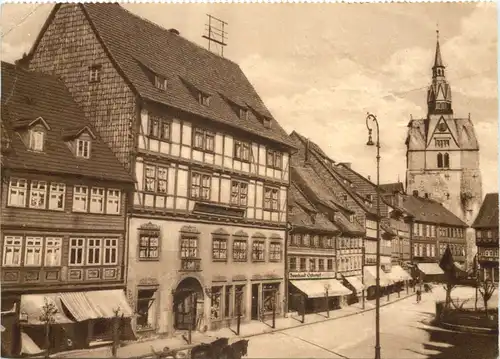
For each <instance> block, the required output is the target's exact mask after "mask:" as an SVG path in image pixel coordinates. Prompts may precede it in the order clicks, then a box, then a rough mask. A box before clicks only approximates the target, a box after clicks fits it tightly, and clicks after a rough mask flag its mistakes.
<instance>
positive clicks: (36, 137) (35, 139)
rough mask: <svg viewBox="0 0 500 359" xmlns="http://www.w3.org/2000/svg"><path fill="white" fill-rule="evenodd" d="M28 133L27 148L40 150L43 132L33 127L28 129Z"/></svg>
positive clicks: (43, 138)
mask: <svg viewBox="0 0 500 359" xmlns="http://www.w3.org/2000/svg"><path fill="white" fill-rule="evenodd" d="M29 134H30V138H29V149H30V150H32V151H36V152H42V151H43V147H44V146H43V145H44V141H45V132H44V131H42V130H40V129H36V128H33V129H31V130H30V131H29Z"/></svg>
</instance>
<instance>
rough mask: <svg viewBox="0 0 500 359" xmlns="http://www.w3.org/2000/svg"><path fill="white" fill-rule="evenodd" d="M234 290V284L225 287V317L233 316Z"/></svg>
mask: <svg viewBox="0 0 500 359" xmlns="http://www.w3.org/2000/svg"><path fill="white" fill-rule="evenodd" d="M232 294H233V291H232V286H230V285H228V286H226V287H225V296H224V318H231V317H232V316H233V304H232V303H233V296H232Z"/></svg>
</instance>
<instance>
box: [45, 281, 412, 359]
mask: <svg viewBox="0 0 500 359" xmlns="http://www.w3.org/2000/svg"><path fill="white" fill-rule="evenodd" d="M413 295H414V293H413V291H412V290H411V289H410V292H409V294H408V295H407V294H406V291H404V292H401V297H400V298H398V294H397V293H392V294H391V296H390V300H389V301H387V296H385V297H381V298H380V305H381V306H385V305H389V304H392V303H395V302H398V301H400V300H403V299H406V298H408V297H411V296H413ZM374 309H375V300H369V301H368V300H366V301H365V309H363V308H362V303H355V304H353V305H350V306H347V307H344V308H341V309H337V310H332V311H330V316H329V317H327V314H326V312H322V313H313V314H306V315H305V322H304V323H301V319H302V317H301V316H297V315H293V316H288V317H281V316H280V317H276V322H275V328H274V329H273V328H272V327H271V325H272V319H271V320H267V321H266V322H260V321H251V322H247V323H245V324H241V327H240V335H239V336H237V335H236V333H235V332H233V330H236V328H222V329H219V330H216V331H207V332H206V333H199V332H192V344H191V345H188V344H187V343H186V341H185V340H184V339H183V338H182V337H181V335H177V336H175V337H169V338H156V339H152V340H147V341H138V342H131V343H125V344H122V345H123V346H122V347H120V348H118V351H117V358H137V357H145V356H152V354H153V353H152V350H151V347H153V348H154V349H155V351H157V352H159V351H162V350H163V348H164V347H166V346H168V347H169V348H171V349H186V350H187V349H189V348H191V347H193V346H195V345H197V344H200V343H209V342H211V341H213V340H215V339H216V338H221V337H226V338H230V342H231V341H232V340H231V339H233V338H248V337H252V336H256V335H262V334H266V333H271V332H276V331H282V330H286V329H291V328H297V327H302V326H307V325H312V324H314V323H318V322H324V321H328V320H335V319H340V318H345V317H348V316H352V315H356V314H361V313H364V312H367V311H371V310H374ZM185 335H186V336H187V333H186V334H185ZM52 357H57V358H111V357H112V355H111V347H110V346H107V347H101V348H96V349H86V350H76V351H71V352H65V353H58V354H55V355H53V356H52Z"/></svg>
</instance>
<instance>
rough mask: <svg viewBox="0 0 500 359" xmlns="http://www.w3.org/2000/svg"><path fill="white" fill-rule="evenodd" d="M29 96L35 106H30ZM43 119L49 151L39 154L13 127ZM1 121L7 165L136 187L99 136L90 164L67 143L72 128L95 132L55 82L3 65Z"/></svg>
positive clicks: (61, 86) (41, 75) (61, 85)
mask: <svg viewBox="0 0 500 359" xmlns="http://www.w3.org/2000/svg"><path fill="white" fill-rule="evenodd" d="M27 93H30V94H31V96H33V97H34V99H35V101H31V102H30V103H27V102H26V94H27ZM39 117H41V118H43V120H44V121H45V122H46V124H47V125H48V126H49V129H48V130H47V132H46V138H45V141H46V142H45V146H44V151H43V152H42V153H35V152H32V151H29V150H28V149H27V147H26V145H25V144H24V143H23V141H22V139H21V136H20V135H19V132H16V131H15V130H14V129H13V125H14V124H15V123H16V122H17V121H18V120H19V119H37V118H39ZM1 122H2V127H3V128H4V129H5V132H6V136H8V138H10V140H11V146H10V147H11V148H10V151H9V152H8V153H6V154H5V155H3V156H2V165H3V166H6V167H9V168H13V169H20V170H28V169H29V170H37V171H40V172H45V173H47V172H49V173H53V174H72V175H81V176H88V177H92V178H99V179H106V180H116V181H123V182H133V179H132V177H131V176H130V175H129V174H128V172H127V171H126V169H125V168H124V167H123V166H122V165H121V164H120V163H119V162H118V160H117V158H116V157H115V155H114V154H113V153H112V152H111V150H110V149H109V147H108V146H107V145H106V144H105V143H104V142H103V141H102V140H101V139H100V138H99V137H96V139H95V140H93V141H92V154H91V158H90V159H82V158H77V157H75V156H74V155H73V153H72V152H71V150H70V148H69V147H68V145H67V143H66V142H65V141H64V139H63V133H64V131H66V130H67V129H68V128H69V129H70V128H75V127H79V128H82V127H85V126H88V127H89V128H91V127H90V124H89V123H88V122H87V120H86V119H85V115H84V113H83V111H82V110H81V109H80V108H79V107H78V105H77V104H76V103H75V102H74V101H73V98H72V97H71V94H70V93H69V91H68V90H67V89H66V87H65V86H64V84H63V83H62V82H61V81H59V80H58V79H57V78H55V77H52V76H49V75H45V74H41V73H37V72H31V71H26V70H24V69H21V68H19V67H16V66H15V65H12V64H9V63H5V62H2V118H1ZM2 132H3V131H2ZM2 137H3V136H2Z"/></svg>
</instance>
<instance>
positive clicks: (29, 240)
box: [24, 237, 43, 267]
mask: <svg viewBox="0 0 500 359" xmlns="http://www.w3.org/2000/svg"><path fill="white" fill-rule="evenodd" d="M42 248H43V238H42V237H26V248H25V251H24V265H25V266H34V267H40V266H41V265H42Z"/></svg>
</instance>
